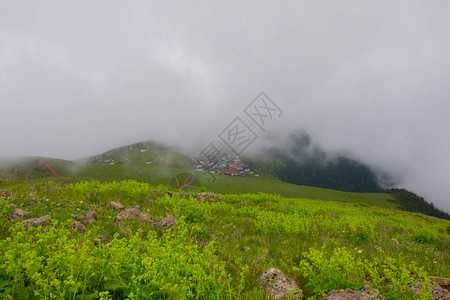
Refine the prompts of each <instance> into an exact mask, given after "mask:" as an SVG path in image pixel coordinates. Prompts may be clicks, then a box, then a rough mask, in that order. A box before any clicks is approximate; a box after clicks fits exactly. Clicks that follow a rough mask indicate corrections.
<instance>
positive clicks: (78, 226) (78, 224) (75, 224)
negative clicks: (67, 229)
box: [72, 220, 86, 230]
mask: <svg viewBox="0 0 450 300" xmlns="http://www.w3.org/2000/svg"><path fill="white" fill-rule="evenodd" d="M72 226H73V228H74V229H77V230H78V229H83V228H85V227H86V226H84V224H83V223H81V222H78V221H76V220H72Z"/></svg>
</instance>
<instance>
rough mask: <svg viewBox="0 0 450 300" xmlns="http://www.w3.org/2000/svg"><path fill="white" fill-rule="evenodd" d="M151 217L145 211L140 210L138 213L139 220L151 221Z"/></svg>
mask: <svg viewBox="0 0 450 300" xmlns="http://www.w3.org/2000/svg"><path fill="white" fill-rule="evenodd" d="M152 219H153V217H152V216H151V215H149V214H148V213H146V212H145V211H141V213H140V214H139V220H141V222H144V223H150V222H153V220H152Z"/></svg>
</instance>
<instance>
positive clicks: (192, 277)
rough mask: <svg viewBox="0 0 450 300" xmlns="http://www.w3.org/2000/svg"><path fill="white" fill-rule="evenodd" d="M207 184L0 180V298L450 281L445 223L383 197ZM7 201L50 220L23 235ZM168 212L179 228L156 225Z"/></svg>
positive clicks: (149, 295)
mask: <svg viewBox="0 0 450 300" xmlns="http://www.w3.org/2000/svg"><path fill="white" fill-rule="evenodd" d="M104 167H114V165H112V166H104ZM109 170H112V169H109ZM206 176H207V174H204V175H202V174H197V179H196V181H197V182H194V186H192V187H190V190H189V189H188V190H187V191H178V190H176V189H175V188H174V187H171V186H166V185H162V184H152V183H148V182H139V181H137V180H122V181H99V180H82V179H80V178H78V179H77V180H75V181H68V180H60V181H29V182H24V181H19V182H15V181H14V180H9V179H8V180H2V181H1V189H8V190H9V192H10V196H9V197H4V198H1V214H2V218H1V219H0V220H1V221H0V222H1V223H0V225H1V226H0V234H1V238H0V252H1V257H0V295H1V297H2V298H3V299H52V298H54V299H265V298H266V297H267V295H266V294H265V292H264V290H263V289H261V286H260V284H259V282H258V277H259V276H261V274H262V273H263V272H264V270H266V269H267V268H269V267H276V268H279V269H281V270H283V272H284V273H286V274H287V275H288V276H289V277H292V278H293V279H294V280H296V282H297V283H298V284H299V286H300V287H301V288H302V290H303V293H304V296H305V299H321V298H322V297H323V296H324V294H326V293H327V292H328V291H330V290H333V289H345V288H352V289H360V288H362V287H363V286H364V284H370V285H371V287H373V288H377V289H379V290H380V292H381V294H382V295H384V296H386V297H387V298H388V299H413V298H414V299H427V298H428V297H429V296H430V293H431V291H430V290H427V288H426V283H427V282H428V281H429V279H428V276H440V277H450V267H449V266H450V243H449V238H450V222H449V221H446V220H442V219H437V218H433V217H429V216H425V215H422V214H418V213H408V212H404V211H400V210H395V209H391V208H393V207H392V206H389V205H390V203H392V202H391V201H389V200H390V199H389V197H388V195H383V194H357V193H343V192H336V191H331V190H324V189H314V188H308V187H297V189H296V188H294V186H293V187H291V189H289V188H286V189H284V191H283V194H284V195H283V196H281V195H279V194H278V193H277V190H273V189H270V188H273V187H275V185H276V180H274V179H270V180H273V182H270V180H267V181H269V182H265V181H264V180H260V179H262V178H260V179H258V178H245V181H244V182H245V183H242V184H241V186H239V187H236V190H234V192H233V193H226V192H223V193H221V194H220V195H218V196H217V197H216V198H215V199H216V200H215V201H212V200H211V201H209V200H208V199H197V197H196V191H194V189H195V184H196V183H197V184H200V186H203V187H201V188H199V189H198V190H199V191H203V190H208V189H211V190H213V191H216V192H219V191H227V189H229V185H231V184H232V183H233V181H234V180H237V178H236V179H235V178H232V177H227V178H225V179H223V180H222V179H221V178H220V177H221V176H216V180H215V181H211V182H209V183H208V181H207V180H208V179H207V177H206ZM211 180H212V179H211ZM258 180H260V181H258ZM243 185H244V186H243ZM245 185H246V186H245ZM271 185H272V186H271ZM204 186H208V188H206V187H204ZM286 187H287V186H286ZM240 188H242V190H239V189H240ZM265 188H266V189H267V191H270V193H264V191H266V189H265ZM280 189H281V188H280ZM168 190H170V191H173V193H172V194H171V195H170V193H167V192H166V191H168ZM244 191H246V192H245V193H244ZM247 191H250V192H247ZM31 200H34V201H35V203H34V202H33V203H32V204H31V203H30V201H31ZM110 201H116V202H120V203H121V204H122V205H123V206H125V207H130V206H136V205H139V206H140V208H141V210H142V211H143V212H146V213H148V214H149V215H151V216H152V217H151V221H150V222H148V223H144V222H141V221H139V220H132V219H129V220H123V221H120V222H119V221H115V220H114V219H115V217H116V215H117V214H118V213H119V212H120V210H117V209H114V208H112V207H107V206H105V205H104V204H105V203H107V202H110ZM380 203H383V204H381V205H380ZM9 204H15V205H17V206H18V207H19V208H22V209H24V210H26V211H29V212H31V213H32V215H30V216H26V217H25V219H30V218H35V217H40V216H43V215H51V218H52V221H51V223H49V224H47V225H45V226H44V227H41V226H39V227H31V228H29V229H26V228H25V227H24V225H23V223H22V221H21V220H20V219H8V218H5V217H6V216H8V215H10V214H11V213H12V212H13V210H14V208H12V207H10V206H9ZM372 204H379V205H378V206H373V205H372ZM379 206H386V207H385V208H383V207H379ZM88 210H94V211H95V212H96V213H97V215H98V220H91V221H90V223H89V224H88V225H87V226H86V227H85V228H82V229H74V228H73V226H72V221H71V220H72V219H74V218H75V219H76V218H77V216H74V215H82V214H84V213H86V212H87V211H88ZM168 215H172V216H174V217H176V218H177V222H176V224H175V225H174V226H173V227H171V228H161V227H158V226H155V224H158V222H159V221H161V220H162V219H163V218H165V217H166V216H168ZM100 236H101V237H104V238H106V239H108V241H109V242H108V243H102V242H101V241H100ZM413 282H422V283H424V284H423V286H424V289H423V291H422V294H420V295H414V294H412V292H410V291H409V290H408V289H407V288H405V287H407V286H408V285H409V284H410V283H413Z"/></svg>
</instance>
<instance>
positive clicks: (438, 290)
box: [408, 282, 450, 300]
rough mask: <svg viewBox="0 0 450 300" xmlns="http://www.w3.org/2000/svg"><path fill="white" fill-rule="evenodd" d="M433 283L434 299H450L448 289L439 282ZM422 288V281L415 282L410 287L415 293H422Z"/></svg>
mask: <svg viewBox="0 0 450 300" xmlns="http://www.w3.org/2000/svg"><path fill="white" fill-rule="evenodd" d="M431 284H432V294H433V297H434V298H432V299H442V300H450V292H449V291H448V290H447V289H444V288H442V287H441V286H440V285H439V284H438V283H436V282H433V283H431ZM421 288H422V285H421V283H420V282H414V283H412V284H411V285H410V286H409V287H408V289H409V290H410V291H411V292H413V293H415V294H420V293H421V292H420V289H421Z"/></svg>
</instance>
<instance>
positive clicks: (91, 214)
mask: <svg viewBox="0 0 450 300" xmlns="http://www.w3.org/2000/svg"><path fill="white" fill-rule="evenodd" d="M91 220H95V221H97V220H98V215H97V213H96V212H95V211H93V210H92V209H90V210H88V212H87V213H86V214H85V215H84V218H83V224H84V225H89V222H91Z"/></svg>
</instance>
